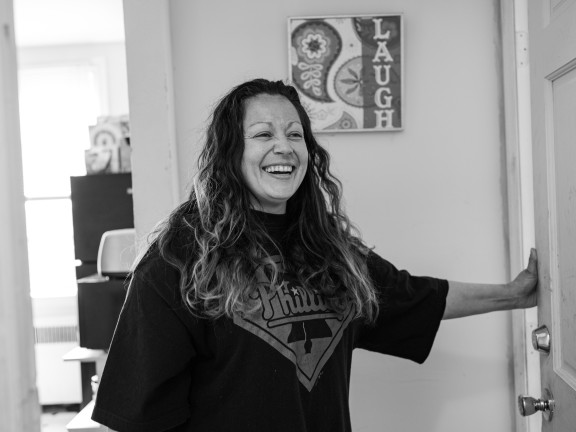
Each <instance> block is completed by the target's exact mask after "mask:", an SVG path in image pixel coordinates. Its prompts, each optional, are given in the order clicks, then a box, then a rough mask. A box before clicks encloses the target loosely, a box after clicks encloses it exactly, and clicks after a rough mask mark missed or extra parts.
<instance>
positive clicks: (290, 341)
mask: <svg viewBox="0 0 576 432" xmlns="http://www.w3.org/2000/svg"><path fill="white" fill-rule="evenodd" d="M272 259H273V260H274V261H275V262H276V264H277V265H278V266H280V257H272ZM257 275H258V286H257V289H256V290H255V292H254V294H253V298H254V299H255V300H259V301H260V303H261V305H262V307H261V308H260V309H259V310H258V311H257V312H255V313H253V314H252V315H245V316H242V317H241V316H239V315H235V316H234V323H235V324H236V325H238V326H240V327H242V328H244V329H246V330H248V331H250V332H251V333H253V334H255V335H256V336H258V337H260V338H261V339H262V340H264V341H265V342H267V343H268V344H270V345H271V346H272V347H273V348H275V349H276V350H278V351H279V352H280V353H281V354H282V355H283V356H284V357H286V358H287V359H288V360H290V361H291V362H293V363H294V364H295V365H296V373H297V375H298V379H299V380H300V382H301V383H302V384H303V385H304V387H305V388H306V389H307V390H308V391H311V390H312V388H313V387H314V384H315V382H316V380H317V378H318V376H319V375H320V372H321V371H322V368H323V367H324V365H325V364H326V362H327V361H328V360H329V359H330V356H331V355H332V353H333V352H334V349H335V348H336V346H337V345H338V342H339V341H340V339H341V338H342V334H343V332H344V330H345V329H346V327H347V326H348V324H349V323H350V321H352V319H353V318H354V313H353V312H354V311H353V308H352V307H348V308H347V309H346V311H345V312H344V313H342V314H339V313H336V312H334V311H333V310H331V309H330V308H329V307H328V306H327V304H326V302H325V301H324V299H323V297H322V295H321V294H320V292H319V291H317V290H311V289H309V288H305V287H302V286H298V285H297V284H296V283H293V282H292V281H291V280H290V279H289V278H284V279H280V280H279V283H278V284H276V285H273V284H272V283H271V281H270V279H269V278H268V277H267V276H266V273H265V268H264V266H262V267H261V268H259V269H258V271H257ZM284 276H286V275H284Z"/></svg>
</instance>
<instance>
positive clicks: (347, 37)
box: [289, 15, 403, 132]
mask: <svg viewBox="0 0 576 432" xmlns="http://www.w3.org/2000/svg"><path fill="white" fill-rule="evenodd" d="M402 32H403V23H402V16H401V15H370V16H366V15H362V16H340V17H323V18H318V17H314V18H290V19H289V33H290V39H289V40H290V59H289V60H290V80H291V81H292V83H293V84H294V86H295V87H296V88H297V90H298V91H299V93H300V96H301V100H302V104H303V106H304V107H305V108H306V111H307V112H308V114H309V116H310V119H311V121H312V127H313V129H314V131H315V132H322V131H330V132H334V131H365V130H381V131H395V130H401V129H402V124H403V116H402V106H403V104H402V97H403V94H402V93H403V79H402V77H403V66H402V62H403V47H402Z"/></svg>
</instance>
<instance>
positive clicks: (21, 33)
mask: <svg viewBox="0 0 576 432" xmlns="http://www.w3.org/2000/svg"><path fill="white" fill-rule="evenodd" d="M13 2H14V27H15V33H16V43H17V45H18V46H21V47H29V46H46V45H70V44H89V43H105V42H121V41H124V14H123V9H122V0H13Z"/></svg>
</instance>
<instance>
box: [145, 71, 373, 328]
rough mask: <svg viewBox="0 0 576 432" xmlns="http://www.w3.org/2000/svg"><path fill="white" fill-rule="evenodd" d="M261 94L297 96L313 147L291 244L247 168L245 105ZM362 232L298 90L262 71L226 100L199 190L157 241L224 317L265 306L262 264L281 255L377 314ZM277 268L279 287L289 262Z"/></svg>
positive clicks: (215, 118) (204, 307) (203, 304)
mask: <svg viewBox="0 0 576 432" xmlns="http://www.w3.org/2000/svg"><path fill="white" fill-rule="evenodd" d="M260 94H267V95H280V96H283V97H285V98H286V99H288V100H289V101H290V102H291V103H292V105H293V106H294V108H295V109H296V111H297V112H298V115H299V117H300V121H301V123H302V127H303V130H304V139H305V142H306V147H307V150H308V155H309V163H308V167H307V171H306V174H305V176H304V179H303V181H302V184H301V185H300V187H299V188H298V190H297V191H296V193H295V194H294V195H293V196H292V197H291V198H290V199H289V200H288V202H287V206H286V213H287V215H286V216H287V219H288V228H287V232H286V233H285V236H284V237H285V239H286V244H287V245H289V246H288V247H285V248H280V246H279V245H277V244H275V243H274V240H273V239H272V238H271V237H270V236H269V235H268V234H267V231H266V229H265V227H264V225H263V223H262V218H261V217H258V216H257V215H256V214H255V213H254V212H252V211H250V209H251V207H252V206H251V201H252V199H254V198H255V197H254V196H252V195H251V192H250V190H249V189H248V187H247V186H246V183H245V181H244V178H243V175H242V171H241V162H242V155H243V152H244V130H243V120H244V111H245V105H246V101H247V100H248V99H250V98H253V97H255V96H257V95H260ZM355 232H356V230H355V229H354V228H353V226H352V225H351V223H350V221H349V219H348V218H347V217H346V215H345V214H344V212H343V211H342V209H341V183H340V182H339V180H337V179H336V178H335V177H333V176H332V174H331V173H330V157H329V155H328V153H327V151H326V150H325V149H324V148H322V147H321V146H320V145H319V144H318V142H317V141H316V139H315V138H314V135H313V134H312V128H311V125H310V119H309V117H308V115H307V113H306V110H305V109H304V107H303V106H302V104H301V102H300V99H299V97H298V93H297V92H296V90H295V89H294V87H292V86H290V85H286V84H284V83H283V82H281V81H274V82H273V81H268V80H265V79H255V80H253V81H249V82H246V83H243V84H240V85H238V86H237V87H235V88H233V89H232V90H231V91H230V92H229V93H228V94H226V95H225V96H224V97H223V98H222V99H221V100H220V102H219V103H218V104H217V106H216V108H215V109H214V111H213V113H212V116H211V118H210V123H209V126H208V128H207V131H206V142H205V145H204V148H203V150H202V152H201V154H200V157H199V160H198V174H197V176H196V177H195V179H194V183H193V188H192V191H191V193H190V196H189V198H188V200H187V201H185V202H184V203H183V204H181V205H180V206H179V207H177V208H176V209H175V210H174V211H173V212H172V213H171V215H170V216H169V217H168V218H167V220H166V221H164V222H163V223H162V224H161V225H160V226H159V228H158V229H157V231H156V232H155V234H154V237H155V238H154V241H153V243H152V246H151V247H150V249H151V248H152V247H157V248H158V250H159V253H160V255H161V256H162V258H163V259H164V260H165V261H167V262H168V263H170V264H171V265H173V266H174V267H176V268H177V269H178V271H179V273H180V292H181V295H182V299H183V300H184V302H185V303H186V305H187V306H188V308H189V309H190V311H191V312H192V313H193V314H194V315H196V316H201V317H210V318H214V319H215V318H219V317H222V316H229V317H232V316H233V314H235V313H240V314H244V313H250V312H252V311H254V310H256V309H257V308H258V307H259V303H258V302H257V301H255V300H254V299H255V295H254V293H255V289H256V281H257V275H256V269H257V268H258V267H259V266H261V265H262V263H263V262H264V261H266V260H267V258H268V262H270V261H271V260H269V258H270V256H271V255H278V254H280V255H281V256H282V264H283V271H290V272H292V273H293V274H294V275H296V277H297V278H298V281H299V283H301V284H303V286H309V287H313V288H314V289H316V290H319V291H320V292H321V293H322V294H323V296H324V299H325V301H326V302H327V303H328V305H329V306H330V307H331V308H333V309H334V310H336V311H340V312H342V311H344V310H345V309H346V308H347V307H349V306H350V305H353V306H355V310H356V314H357V316H358V317H364V318H365V319H366V320H367V321H369V322H372V321H373V320H374V319H375V317H376V315H377V313H378V301H377V298H376V297H377V296H376V293H375V289H374V287H373V284H372V281H371V280H370V277H369V276H368V271H367V266H366V258H367V255H368V252H369V249H368V248H367V247H366V246H365V245H364V244H363V242H362V241H361V240H360V239H359V237H358V236H357V235H355V234H354V233H355ZM270 244H273V245H275V246H276V251H271V250H270ZM150 249H149V250H150ZM271 268H272V270H271V280H272V286H274V285H275V284H274V282H276V281H277V280H278V278H279V277H280V271H281V269H280V268H279V266H277V265H274V264H273V263H272V267H271Z"/></svg>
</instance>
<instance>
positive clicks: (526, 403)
mask: <svg viewBox="0 0 576 432" xmlns="http://www.w3.org/2000/svg"><path fill="white" fill-rule="evenodd" d="M544 395H545V399H535V398H533V397H530V396H518V409H519V410H520V415H522V416H524V417H526V416H529V415H532V414H534V413H535V412H536V411H542V416H543V417H544V418H545V419H546V420H548V421H550V420H552V414H553V413H554V399H552V393H550V390H548V389H545V390H544Z"/></svg>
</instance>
